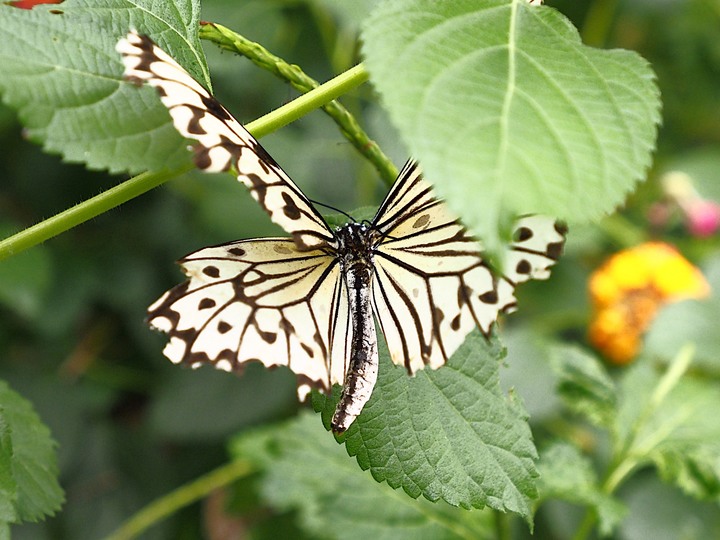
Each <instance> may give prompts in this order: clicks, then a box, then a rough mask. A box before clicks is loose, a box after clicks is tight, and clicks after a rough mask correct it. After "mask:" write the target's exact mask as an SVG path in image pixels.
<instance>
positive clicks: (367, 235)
mask: <svg viewBox="0 0 720 540" xmlns="http://www.w3.org/2000/svg"><path fill="white" fill-rule="evenodd" d="M335 237H336V238H337V242H338V248H337V254H338V258H339V259H340V263H341V264H342V265H343V267H344V269H345V270H349V269H350V268H351V267H353V266H357V265H362V266H369V265H372V260H373V249H374V248H375V244H376V243H377V239H376V234H375V231H374V230H373V229H372V228H371V227H368V226H367V225H366V224H365V223H346V224H345V225H343V226H342V227H337V228H336V229H335Z"/></svg>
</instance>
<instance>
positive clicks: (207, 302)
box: [198, 298, 217, 309]
mask: <svg viewBox="0 0 720 540" xmlns="http://www.w3.org/2000/svg"><path fill="white" fill-rule="evenodd" d="M216 305H217V302H215V300H213V299H212V298H203V299H202V300H200V302H199V303H198V309H209V308H213V307H215V306H216Z"/></svg>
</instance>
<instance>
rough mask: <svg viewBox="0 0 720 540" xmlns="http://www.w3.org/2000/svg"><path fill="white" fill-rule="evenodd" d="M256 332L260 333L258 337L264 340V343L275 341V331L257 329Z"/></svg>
mask: <svg viewBox="0 0 720 540" xmlns="http://www.w3.org/2000/svg"><path fill="white" fill-rule="evenodd" d="M258 334H260V337H261V338H262V339H263V341H265V342H266V343H270V344H272V343H275V341H276V340H277V332H265V331H262V330H259V329H258Z"/></svg>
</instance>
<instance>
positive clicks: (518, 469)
mask: <svg viewBox="0 0 720 540" xmlns="http://www.w3.org/2000/svg"><path fill="white" fill-rule="evenodd" d="M380 354H381V363H380V374H379V377H378V383H377V384H376V386H375V390H374V391H373V395H372V397H371V398H370V401H369V402H368V404H367V405H366V406H365V408H364V409H363V412H362V413H361V415H360V416H359V417H358V419H357V420H356V421H355V422H354V423H353V424H352V425H351V426H350V429H348V431H347V432H346V434H345V435H344V436H342V439H341V440H344V442H345V445H346V447H347V451H348V453H349V454H350V455H352V456H357V461H358V463H359V464H360V466H361V467H362V468H363V469H368V468H369V469H370V472H371V473H372V475H373V477H374V478H375V479H376V480H377V481H378V482H383V481H385V482H387V483H388V484H389V485H390V486H392V487H393V488H398V487H400V488H402V489H403V490H404V491H405V492H406V493H407V494H408V495H410V496H411V497H419V496H420V495H422V496H423V497H425V498H427V499H429V500H431V501H437V500H439V499H442V500H444V501H446V502H448V503H450V504H452V505H454V506H461V507H464V508H471V507H475V508H483V507H484V506H489V507H491V508H494V509H497V510H502V511H507V510H510V511H512V512H517V513H519V514H521V515H522V516H524V517H526V518H527V517H529V514H530V500H531V499H532V498H534V497H535V496H536V491H535V484H534V478H535V476H536V472H535V465H534V460H535V458H536V452H535V447H534V445H533V442H532V437H531V434H530V430H529V428H528V426H527V422H526V420H527V414H526V413H525V411H524V409H523V407H522V406H521V405H520V404H519V403H517V402H516V401H515V400H514V399H513V398H512V397H508V396H505V395H504V394H503V393H502V391H501V389H500V385H499V377H498V370H499V362H498V358H499V357H501V356H502V353H501V348H500V347H499V345H498V342H497V341H496V340H493V341H492V343H487V341H486V340H485V339H484V338H483V337H482V336H481V335H480V333H479V332H474V333H472V334H470V336H469V337H468V338H467V339H466V340H465V343H464V344H463V345H462V346H461V347H460V348H459V349H458V351H457V352H456V353H455V354H454V355H453V357H452V358H451V359H450V361H449V362H448V363H447V364H446V365H445V366H443V367H442V369H438V370H431V369H424V370H421V371H420V372H418V373H417V374H416V375H415V377H408V376H407V372H406V371H405V369H404V368H401V367H398V366H395V365H394V364H392V363H391V362H390V360H389V358H388V353H387V350H386V348H385V347H384V344H383V345H382V346H381V353H380ZM338 397H339V395H338V394H335V395H334V396H333V399H327V400H326V402H325V404H324V410H323V415H324V420H325V424H326V427H329V420H330V417H331V416H332V412H333V410H334V409H335V404H336V402H337V398H338ZM320 401H322V397H320Z"/></svg>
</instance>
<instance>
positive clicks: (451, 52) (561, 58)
mask: <svg viewBox="0 0 720 540" xmlns="http://www.w3.org/2000/svg"><path fill="white" fill-rule="evenodd" d="M363 51H364V54H365V58H366V63H367V66H368V69H369V70H370V74H371V79H372V81H373V83H374V85H375V87H376V88H377V89H378V91H379V92H380V94H381V95H382V97H383V99H384V102H385V105H386V107H387V109H388V111H389V113H390V115H391V117H392V119H393V121H394V123H395V125H396V126H397V127H398V129H399V130H400V132H401V134H402V136H403V138H404V140H405V142H406V143H407V145H408V148H409V150H410V152H411V153H412V155H413V156H414V157H415V158H417V159H419V160H420V162H421V163H422V166H423V168H424V170H425V172H426V175H427V176H428V178H429V180H430V181H432V182H433V183H434V184H435V187H436V189H437V192H438V193H439V194H440V195H441V196H443V197H445V198H446V199H447V201H448V203H449V204H450V206H451V207H452V208H454V209H455V210H456V211H457V212H458V213H459V214H460V216H461V217H462V219H463V221H464V222H465V223H466V224H467V225H469V226H470V227H471V228H473V229H474V230H475V231H476V232H478V233H480V234H481V236H482V237H483V238H485V239H486V240H488V241H490V243H491V244H492V243H493V241H494V240H495V239H496V238H497V230H498V223H499V222H500V220H501V218H502V217H504V216H505V215H506V214H509V213H514V214H523V213H530V212H537V213H545V214H549V215H555V216H559V217H562V218H565V219H568V220H570V221H571V222H581V221H587V220H589V219H593V218H597V217H599V216H601V215H602V214H604V213H607V212H610V211H611V210H613V209H614V208H615V207H616V206H617V205H618V204H620V203H621V202H622V201H623V198H624V197H625V195H626V194H627V193H628V192H629V191H630V190H631V189H633V187H634V185H635V183H636V182H637V181H638V180H640V179H641V178H643V177H644V174H645V171H646V169H647V167H648V166H649V164H650V157H651V156H650V154H651V151H652V150H653V148H654V144H655V137H656V131H657V124H658V122H659V119H660V116H659V109H660V102H659V94H658V90H657V88H656V86H655V83H654V75H653V72H652V70H651V69H650V68H649V66H648V64H647V62H645V61H644V60H643V59H642V58H640V57H639V56H638V55H637V54H635V53H632V52H629V51H623V50H612V51H602V50H598V49H593V48H590V47H586V46H584V45H582V43H581V42H580V38H579V36H578V33H577V31H576V30H575V28H573V27H572V25H571V24H570V23H569V21H568V20H567V19H565V18H564V17H563V16H562V15H561V14H560V13H559V12H557V11H555V10H554V9H552V8H549V7H540V6H530V5H528V3H527V2H526V0H457V1H454V2H436V1H434V0H389V1H387V2H383V3H380V4H379V5H378V7H377V9H376V10H374V12H373V14H372V16H371V17H369V18H368V20H367V21H366V24H365V27H364V32H363ZM473 195H475V196H473Z"/></svg>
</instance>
